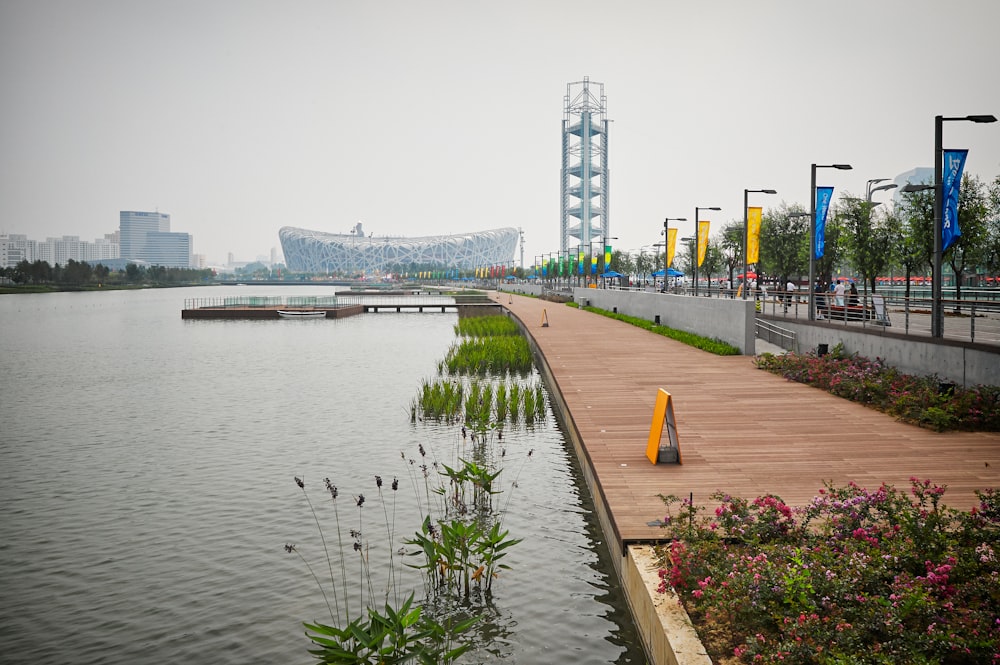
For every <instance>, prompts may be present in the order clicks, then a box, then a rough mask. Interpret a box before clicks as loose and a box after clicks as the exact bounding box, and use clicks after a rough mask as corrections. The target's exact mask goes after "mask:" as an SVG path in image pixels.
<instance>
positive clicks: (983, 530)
mask: <svg viewBox="0 0 1000 665" xmlns="http://www.w3.org/2000/svg"><path fill="white" fill-rule="evenodd" d="M944 493H945V488H944V487H939V486H936V485H933V484H932V483H931V482H930V481H926V480H918V479H916V478H911V488H910V492H909V493H908V494H907V493H906V492H903V491H899V490H897V489H895V488H893V487H891V486H888V485H882V486H881V487H879V488H877V489H876V490H874V491H869V490H867V489H864V488H862V487H859V486H857V485H855V484H853V483H852V484H850V485H848V486H847V487H842V488H834V487H831V486H829V485H828V486H827V487H825V488H823V489H822V490H820V492H819V494H818V495H817V496H816V497H815V498H814V499H813V501H812V502H811V503H810V504H809V505H807V506H802V507H797V508H793V507H791V506H788V505H786V504H785V503H784V502H783V501H782V500H781V499H780V497H777V496H774V495H768V496H762V497H758V498H757V499H754V500H752V501H750V500H746V499H741V498H736V497H732V496H728V495H725V494H716V495H714V496H713V497H712V498H713V500H715V501H718V505H717V507H716V508H715V510H714V513H709V514H708V515H702V514H700V513H702V511H704V510H705V508H704V507H697V506H694V505H692V504H691V503H690V501H687V500H685V501H682V500H679V499H678V498H677V497H674V496H663V497H662V498H663V500H664V502H665V503H666V505H667V511H668V514H667V516H666V517H665V518H664V524H665V528H666V529H667V530H668V532H669V535H670V536H671V537H672V538H674V539H675V540H673V541H672V543H671V544H670V545H669V546H661V547H660V548H659V549H658V553H659V555H660V557H661V565H662V569H661V570H660V577H661V579H662V581H663V587H662V589H664V590H665V588H666V586H667V585H670V586H671V587H673V588H674V589H675V590H676V591H677V592H678V594H679V595H680V598H681V602H682V603H683V605H684V607H685V609H686V610H687V611H688V613H689V614H690V615H691V617H692V620H693V621H694V622H695V625H696V626H698V629H699V633H700V634H701V637H702V639H703V641H704V643H705V647H706V649H707V650H708V653H709V654H710V655H711V656H712V658H713V661H715V662H717V663H719V662H721V663H726V662H740V663H742V662H747V663H771V662H779V661H780V662H783V663H824V664H825V663H991V664H993V665H996V664H997V663H1000V538H998V536H1000V492H996V491H995V490H994V489H987V490H983V491H981V492H977V496H978V498H979V501H980V503H979V505H978V506H977V507H975V508H974V509H972V510H971V511H969V512H962V511H958V510H955V509H951V508H947V507H945V506H943V505H942V504H941V498H942V496H943V495H944Z"/></svg>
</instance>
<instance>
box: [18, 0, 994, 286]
mask: <svg viewBox="0 0 1000 665" xmlns="http://www.w3.org/2000/svg"><path fill="white" fill-rule="evenodd" d="M998 25H1000V2H996V0H952V1H951V2H942V1H941V0H935V1H929V0H841V1H839V2H836V3H828V2H824V3H820V2H814V1H810V0H758V1H757V2H747V1H744V0H714V1H713V0H703V1H701V2H693V1H691V0H657V1H629V0H620V1H614V2H612V1H610V0H609V1H607V2H592V1H590V0H578V1H575V2H567V1H563V0H530V1H526V0H505V1H504V2H485V1H480V0H455V1H443V0H442V1H438V0H404V1H396V0H364V1H362V0H354V1H346V0H324V1H320V0H281V1H280V2H279V1H277V0H275V1H258V0H66V1H54V0H0V233H25V234H27V235H28V236H29V237H32V238H35V239H39V240H41V239H44V238H47V237H59V236H63V235H76V236H80V238H81V239H82V240H90V241H92V240H94V239H95V238H100V237H103V236H104V235H105V234H107V233H112V232H114V231H115V230H117V228H118V213H119V211H121V210H150V211H151V210H159V211H160V212H164V213H169V214H170V215H171V230H172V231H180V232H186V233H190V234H192V235H193V237H194V251H195V252H196V253H198V254H204V255H205V256H206V257H207V259H208V262H209V264H212V265H217V264H223V263H225V261H226V260H227V256H228V255H229V254H230V253H232V254H233V255H234V257H235V259H236V260H237V261H251V260H254V259H256V258H257V257H259V256H268V255H269V254H270V252H271V250H272V248H277V250H278V256H279V258H280V256H281V254H280V242H279V239H278V230H279V229H280V228H281V227H282V226H296V227H301V228H306V229H311V230H316V231H324V232H332V233H343V232H347V231H349V230H350V229H351V228H352V227H353V226H354V225H355V224H357V223H358V222H359V221H360V222H362V224H363V228H364V230H365V232H366V233H374V234H375V236H376V237H377V236H380V235H396V236H408V237H417V236H426V235H438V234H451V233H468V232H475V231H484V230H488V229H495V228H501V227H511V226H512V227H518V228H520V229H522V231H523V238H524V243H523V252H524V264H525V266H530V265H531V264H532V262H533V261H534V257H535V256H537V255H541V254H545V253H550V252H557V251H558V250H559V221H560V220H559V215H560V189H559V183H560V168H561V166H562V163H561V152H560V151H561V135H560V131H561V122H562V117H563V97H564V96H565V95H566V86H567V84H569V83H572V82H577V81H582V80H583V79H584V77H589V79H590V81H591V82H592V84H596V83H603V84H604V93H605V95H606V97H607V111H608V118H609V119H610V120H612V121H613V122H612V123H611V130H610V136H609V141H608V149H609V167H610V196H609V203H610V213H609V222H610V233H611V235H612V236H616V237H617V238H618V239H617V240H615V241H613V243H612V244H613V245H615V248H616V249H628V250H638V249H639V248H640V247H643V246H649V245H651V244H653V243H655V242H658V241H660V237H661V236H660V232H661V231H662V229H663V219H664V217H686V218H687V219H688V220H689V221H688V222H687V223H686V224H687V227H686V226H685V223H684V222H680V223H677V222H671V226H675V225H676V226H678V228H679V229H680V231H681V233H682V234H691V233H693V229H694V221H693V220H694V213H695V207H696V206H699V207H709V206H718V207H721V208H722V210H721V211H720V212H709V213H704V212H703V213H702V214H701V216H700V218H701V219H702V220H706V219H707V220H709V221H711V222H712V229H713V231H715V230H717V229H719V228H721V226H723V225H724V224H726V223H728V222H731V221H733V220H742V218H743V193H744V189H775V190H777V191H778V194H777V195H775V196H768V195H763V194H751V195H750V197H751V198H750V205H760V206H763V207H764V208H765V210H766V209H767V208H769V207H773V206H777V205H780V204H781V203H786V204H788V205H801V206H803V207H804V208H808V201H809V181H810V166H811V164H813V163H817V164H832V163H849V164H851V165H852V166H853V167H854V169H853V170H852V171H835V170H824V169H821V170H820V171H819V178H818V184H819V185H830V186H834V187H835V188H836V189H835V196H836V195H840V194H843V193H851V194H854V195H860V196H862V197H863V196H864V194H865V188H866V183H867V180H870V179H874V178H894V177H896V176H897V175H899V174H900V173H902V172H904V171H908V170H910V169H912V168H915V167H918V166H925V167H930V166H932V164H933V157H934V116H936V115H943V116H946V117H955V116H958V117H961V116H966V115H970V114H993V115H997V116H1000V39H998V38H997V36H996V34H997V26H998ZM944 147H945V148H968V149H969V157H968V161H967V164H966V169H965V172H966V173H967V174H970V175H975V176H978V177H980V178H981V179H982V180H984V181H992V180H993V179H994V178H995V177H996V176H997V175H1000V123H994V124H988V125H987V124H973V123H969V122H947V123H945V124H944ZM878 196H881V193H880V194H877V195H876V197H878ZM886 198H887V199H888V197H886ZM876 200H879V199H878V198H876ZM513 258H514V259H515V262H516V263H517V264H519V263H520V260H521V250H520V248H519V249H518V251H517V253H516V255H515V257H513Z"/></svg>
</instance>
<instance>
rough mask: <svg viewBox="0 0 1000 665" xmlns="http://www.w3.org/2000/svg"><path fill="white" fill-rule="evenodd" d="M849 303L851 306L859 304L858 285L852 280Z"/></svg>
mask: <svg viewBox="0 0 1000 665" xmlns="http://www.w3.org/2000/svg"><path fill="white" fill-rule="evenodd" d="M847 304H848V305H850V306H851V307H857V306H858V285H857V284H855V283H854V282H851V295H850V297H849V298H848V299H847Z"/></svg>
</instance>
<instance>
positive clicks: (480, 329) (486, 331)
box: [455, 316, 521, 337]
mask: <svg viewBox="0 0 1000 665" xmlns="http://www.w3.org/2000/svg"><path fill="white" fill-rule="evenodd" d="M455 334H456V335H458V336H459V337H513V336H517V335H520V334H521V329H520V328H519V327H518V325H517V322H516V321H514V320H513V319H511V318H508V317H506V316H470V317H466V318H461V319H459V320H458V323H456V324H455Z"/></svg>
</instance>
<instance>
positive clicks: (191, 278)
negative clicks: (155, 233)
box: [0, 259, 215, 287]
mask: <svg viewBox="0 0 1000 665" xmlns="http://www.w3.org/2000/svg"><path fill="white" fill-rule="evenodd" d="M0 276H2V277H6V278H7V279H9V280H10V281H12V282H14V283H15V284H32V285H52V286H57V287H86V286H98V285H106V286H124V285H129V286H140V285H157V286H180V285H183V284H199V283H202V282H206V281H209V280H211V279H213V278H214V277H215V274H214V273H213V271H212V270H208V269H194V268H167V267H165V266H140V265H136V264H135V263H129V264H128V265H127V266H126V267H125V269H124V270H111V269H110V268H108V267H107V266H105V265H103V264H101V263H98V264H97V265H93V266H92V265H90V264H89V263H87V262H86V261H76V260H74V259H69V260H68V261H66V264H65V265H60V264H58V263H57V264H55V265H54V266H53V265H49V262H48V261H41V260H37V261H34V262H30V261H27V260H24V261H21V262H19V263H18V264H17V265H14V266H11V267H9V268H0Z"/></svg>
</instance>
